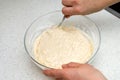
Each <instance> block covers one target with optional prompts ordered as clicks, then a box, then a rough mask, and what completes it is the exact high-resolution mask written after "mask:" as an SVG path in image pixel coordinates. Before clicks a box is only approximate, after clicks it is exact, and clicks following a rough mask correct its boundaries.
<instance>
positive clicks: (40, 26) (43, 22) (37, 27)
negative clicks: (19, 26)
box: [24, 11, 101, 69]
mask: <svg viewBox="0 0 120 80" xmlns="http://www.w3.org/2000/svg"><path fill="white" fill-rule="evenodd" d="M62 18H63V14H62V12H61V11H53V12H49V13H47V14H45V15H42V16H40V17H38V18H37V19H36V20H34V21H33V22H32V24H31V25H30V26H29V27H28V29H27V30H26V33H25V36H24V46H25V50H26V52H27V53H28V55H29V56H30V58H31V59H32V61H33V62H34V63H35V64H37V65H38V66H39V67H40V68H41V69H46V68H49V67H46V66H44V65H42V64H40V63H38V62H37V61H36V60H35V58H34V53H33V44H34V41H35V39H36V38H37V37H38V36H39V35H40V34H41V33H42V32H43V31H44V30H46V29H47V28H50V27H51V26H53V25H58V24H59V23H60V22H61V20H62ZM63 25H65V26H71V25H72V26H75V27H77V28H79V29H80V30H82V31H84V32H85V33H86V34H87V35H88V36H90V37H91V39H92V41H93V43H94V51H93V54H92V56H91V58H90V59H89V61H88V62H86V63H90V62H91V61H92V60H93V58H94V57H95V55H96V54H97V51H98V49H99V47H100V40H101V37H100V30H99V29H98V27H97V25H96V24H95V23H94V22H93V21H92V20H90V19H89V18H88V17H86V16H81V15H75V16H71V17H70V18H68V19H66V20H65V21H64V22H63Z"/></svg>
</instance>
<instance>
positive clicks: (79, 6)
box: [62, 0, 120, 16]
mask: <svg viewBox="0 0 120 80" xmlns="http://www.w3.org/2000/svg"><path fill="white" fill-rule="evenodd" d="M119 1H120V0H62V4H63V5H64V6H65V7H63V9H62V12H63V14H64V15H65V16H72V15H87V14H90V13H94V12H97V11H100V10H101V9H103V8H105V7H108V6H110V5H112V4H114V3H117V2H119Z"/></svg>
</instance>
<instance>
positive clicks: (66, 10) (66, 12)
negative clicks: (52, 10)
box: [62, 7, 73, 16]
mask: <svg viewBox="0 0 120 80" xmlns="http://www.w3.org/2000/svg"><path fill="white" fill-rule="evenodd" d="M62 12H63V14H64V15H65V16H71V15H72V13H73V7H63V9H62Z"/></svg>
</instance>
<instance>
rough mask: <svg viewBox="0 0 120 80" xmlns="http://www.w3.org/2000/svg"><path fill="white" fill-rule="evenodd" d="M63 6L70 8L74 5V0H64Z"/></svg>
mask: <svg viewBox="0 0 120 80" xmlns="http://www.w3.org/2000/svg"><path fill="white" fill-rule="evenodd" d="M62 4H63V5H64V6H69V7H70V6H72V5H73V0H62Z"/></svg>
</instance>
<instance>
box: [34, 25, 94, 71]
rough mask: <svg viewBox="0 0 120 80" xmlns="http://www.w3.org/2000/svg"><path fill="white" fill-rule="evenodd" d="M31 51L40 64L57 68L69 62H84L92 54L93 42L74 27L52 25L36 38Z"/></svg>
mask: <svg viewBox="0 0 120 80" xmlns="http://www.w3.org/2000/svg"><path fill="white" fill-rule="evenodd" d="M33 51H34V57H35V59H36V60H37V61H38V62H39V63H40V64H42V65H45V66H47V67H50V68H57V69H58V68H61V65H62V64H67V63H69V62H77V63H86V62H87V61H88V60H89V59H90V58H91V56H92V53H93V43H92V41H91V40H90V38H89V37H88V35H87V34H85V33H84V32H82V31H81V30H79V29H77V28H75V27H69V26H68V27H65V26H64V27H62V26H61V27H52V28H50V29H47V30H45V31H44V32H43V33H42V34H41V35H39V36H38V37H37V38H36V40H35V43H34V50H33Z"/></svg>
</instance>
